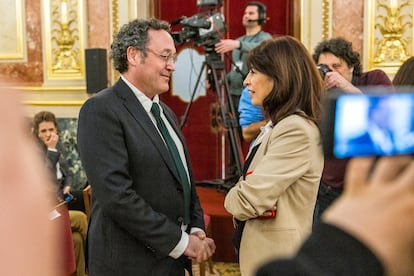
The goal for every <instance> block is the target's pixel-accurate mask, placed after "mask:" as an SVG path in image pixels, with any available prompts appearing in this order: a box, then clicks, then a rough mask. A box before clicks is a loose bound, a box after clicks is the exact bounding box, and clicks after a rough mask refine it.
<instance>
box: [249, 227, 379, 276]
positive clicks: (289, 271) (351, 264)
mask: <svg viewBox="0 0 414 276" xmlns="http://www.w3.org/2000/svg"><path fill="white" fill-rule="evenodd" d="M270 275H285V276H293V275H315V276H316V275H372V276H375V275H378V276H379V275H384V267H383V265H382V264H381V262H380V261H379V259H378V258H377V257H376V256H375V255H374V253H373V252H372V251H371V250H370V249H369V248H368V247H366V246H365V245H364V244H363V243H362V242H361V241H359V240H358V239H356V238H355V237H353V236H351V235H350V234H348V233H347V232H345V231H343V230H341V229H340V228H337V227H335V226H333V225H329V224H323V223H321V224H319V225H317V226H316V227H315V229H314V230H313V233H312V235H311V236H310V237H309V238H308V239H307V240H306V241H305V242H304V244H303V245H302V247H301V248H300V250H299V251H298V253H297V254H296V256H294V257H293V258H291V259H283V260H274V261H271V262H269V263H267V264H265V265H263V266H262V267H260V268H259V270H258V272H257V274H256V276H270Z"/></svg>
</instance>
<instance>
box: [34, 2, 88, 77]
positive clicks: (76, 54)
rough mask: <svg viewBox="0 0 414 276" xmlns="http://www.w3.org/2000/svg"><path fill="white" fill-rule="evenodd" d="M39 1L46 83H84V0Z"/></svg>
mask: <svg viewBox="0 0 414 276" xmlns="http://www.w3.org/2000/svg"><path fill="white" fill-rule="evenodd" d="M42 3H43V7H42V8H43V19H44V20H43V30H44V32H43V41H44V47H43V54H44V66H45V71H46V72H45V73H46V74H45V84H48V82H49V83H53V84H54V85H56V84H57V83H73V84H74V85H76V84H84V79H85V72H84V71H85V70H84V67H85V65H84V49H85V44H86V36H85V33H86V28H85V19H86V17H85V11H84V10H85V9H84V5H85V2H84V1H82V0H44V1H42ZM56 81H58V82H56ZM59 81H63V82H59ZM79 81H81V82H79Z"/></svg>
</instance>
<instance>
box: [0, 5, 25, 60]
mask: <svg viewBox="0 0 414 276" xmlns="http://www.w3.org/2000/svg"><path fill="white" fill-rule="evenodd" d="M0 10H1V11H3V13H2V15H1V16H0V26H1V28H0V62H24V61H26V47H25V46H26V39H25V37H26V36H25V25H26V24H25V22H24V18H25V17H24V13H25V9H24V3H23V0H2V1H0Z"/></svg>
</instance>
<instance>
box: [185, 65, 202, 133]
mask: <svg viewBox="0 0 414 276" xmlns="http://www.w3.org/2000/svg"><path fill="white" fill-rule="evenodd" d="M205 66H206V62H205V61H203V63H202V64H201V68H200V72H199V73H198V77H197V81H196V84H195V86H194V89H193V92H192V94H191V98H190V102H189V103H188V105H187V107H186V109H185V112H184V115H183V116H182V117H181V122H180V128H181V129H182V128H183V127H184V125H185V123H186V122H187V118H188V114H189V113H190V109H191V105H192V103H193V100H194V97H195V93H196V92H197V88H198V86H199V84H200V79H201V76H202V75H203V70H204V68H205Z"/></svg>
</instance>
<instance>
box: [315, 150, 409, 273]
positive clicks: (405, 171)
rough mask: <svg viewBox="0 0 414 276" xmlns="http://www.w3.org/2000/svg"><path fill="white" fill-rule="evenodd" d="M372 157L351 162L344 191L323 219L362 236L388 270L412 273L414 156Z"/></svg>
mask: <svg viewBox="0 0 414 276" xmlns="http://www.w3.org/2000/svg"><path fill="white" fill-rule="evenodd" d="M374 162H375V161H374V158H355V159H352V160H351V161H350V163H349V165H348V168H347V173H346V178H345V190H344V193H343V195H342V196H341V197H340V198H339V199H338V200H337V201H336V202H335V203H334V204H332V206H331V207H330V208H328V209H327V210H326V211H325V213H324V215H323V217H322V219H323V220H324V221H325V222H327V223H330V224H333V225H337V226H339V227H340V228H342V229H344V230H345V231H347V232H349V233H350V234H352V235H354V236H355V237H357V238H358V239H359V240H361V241H362V242H363V243H364V244H365V245H366V246H367V247H368V248H370V249H371V250H372V251H373V252H374V253H375V255H377V256H378V258H379V259H380V260H381V261H382V263H383V264H384V267H385V269H386V272H387V273H386V274H387V275H414V181H413V179H414V159H413V157H411V156H392V157H382V158H380V159H379V160H378V161H377V162H376V163H374ZM373 166H375V167H374V170H372V169H373Z"/></svg>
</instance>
